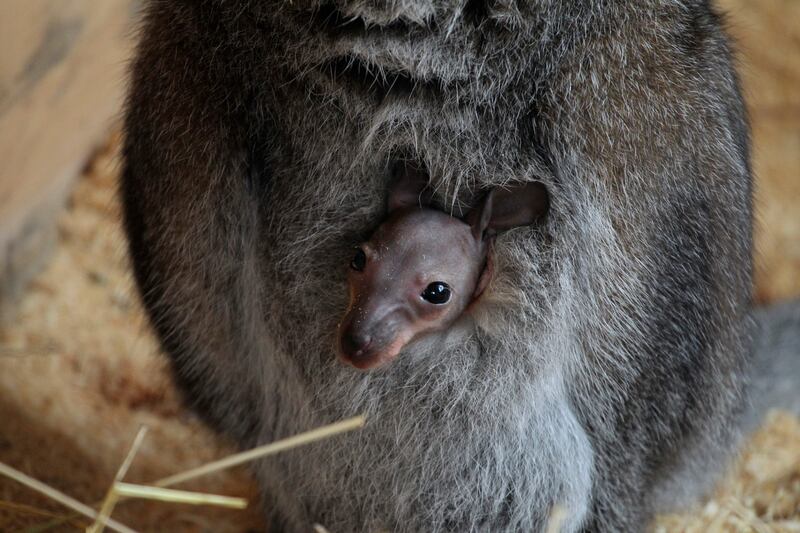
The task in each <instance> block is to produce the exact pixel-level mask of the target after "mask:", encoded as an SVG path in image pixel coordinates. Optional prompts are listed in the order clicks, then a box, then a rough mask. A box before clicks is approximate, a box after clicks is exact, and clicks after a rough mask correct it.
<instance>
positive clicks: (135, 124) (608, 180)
mask: <svg viewBox="0 0 800 533" xmlns="http://www.w3.org/2000/svg"><path fill="white" fill-rule="evenodd" d="M348 21H349V22H348ZM747 131H748V128H747V124H746V120H745V115H744V109H743V105H742V100H741V97H740V94H739V89H738V85H737V80H736V76H735V74H734V71H733V68H732V66H731V59H730V53H729V49H728V45H727V43H726V39H725V37H724V35H723V33H722V29H721V23H720V20H719V17H718V15H717V14H716V13H715V11H714V10H713V9H712V8H711V7H710V6H709V5H708V4H707V3H706V2H693V1H691V2H690V1H643V2H637V3H623V2H619V3H617V2H611V1H608V2H606V1H588V0H587V1H571V2H564V1H555V0H540V1H535V2H534V1H531V2H521V1H520V2H516V1H514V0H494V1H486V2H483V1H475V0H447V1H433V0H396V1H389V0H352V1H347V0H339V1H337V2H335V4H333V3H332V4H325V5H322V6H320V5H318V4H317V3H316V2H315V1H313V0H293V1H292V2H278V1H266V0H265V1H262V2H259V1H246V0H226V1H223V0H206V1H198V0H173V1H169V2H167V1H159V0H151V1H150V2H148V3H147V4H146V8H145V20H144V23H143V28H142V40H141V43H140V46H139V49H138V53H137V59H136V61H135V63H134V66H133V73H132V84H131V92H130V97H129V100H128V105H127V118H126V132H127V138H126V145H125V161H126V162H125V171H124V179H123V183H122V193H123V196H124V200H125V207H126V225H127V231H128V235H129V238H130V244H131V252H132V256H133V259H134V266H135V270H136V276H137V280H138V283H139V285H140V287H141V290H142V295H143V299H144V302H145V304H146V306H147V308H148V310H149V312H150V315H151V318H152V321H153V324H154V325H155V327H156V329H157V331H158V333H159V334H160V336H161V338H162V340H163V343H164V346H165V348H166V350H167V351H168V353H169V354H170V355H171V357H172V360H173V363H174V369H175V374H176V377H177V378H178V380H179V383H180V384H181V385H182V387H183V388H184V390H185V392H186V396H187V399H188V400H189V402H190V403H191V404H192V405H193V406H194V408H195V409H196V410H197V411H198V412H199V413H201V414H202V415H203V416H204V417H205V418H206V420H208V422H209V423H210V424H211V425H212V426H213V427H215V428H216V429H217V430H219V431H221V432H224V433H226V434H228V435H231V436H232V437H233V438H235V439H236V440H237V441H238V442H239V443H240V444H241V445H242V446H249V445H252V444H255V443H257V442H264V441H270V440H273V439H276V438H280V437H282V436H286V435H290V434H293V433H296V432H298V431H301V430H305V429H309V428H312V427H315V426H318V425H321V424H323V423H327V422H331V421H334V420H337V419H339V418H342V417H345V416H349V415H353V414H356V413H364V414H366V415H367V417H368V419H369V423H368V426H367V427H366V428H365V429H364V430H363V431H361V432H359V433H356V434H352V435H348V436H343V437H337V438H335V439H331V440H330V441H327V442H325V443H320V444H317V445H314V446H311V447H308V448H304V449H302V450H297V451H293V452H289V453H286V454H283V455H281V456H280V457H277V458H273V459H269V460H265V461H263V462H261V463H260V464H259V465H258V466H257V468H256V471H257V475H258V477H259V479H260V482H261V486H262V487H263V490H264V493H265V498H266V499H267V502H266V504H265V508H266V510H267V511H268V512H269V513H270V514H271V518H272V521H273V523H274V524H276V525H277V527H280V528H283V529H286V530H292V531H307V530H308V527H309V524H310V523H311V522H313V521H316V522H320V523H323V524H325V526H326V527H328V528H329V529H330V530H331V531H337V532H345V531H374V530H376V529H391V530H394V531H478V530H480V531H499V530H506V531H535V530H541V529H542V528H543V527H544V525H545V523H546V521H547V518H548V516H549V514H550V511H551V508H552V506H553V505H554V504H561V505H563V506H565V507H566V509H567V510H568V513H569V518H568V521H567V523H566V524H565V527H564V531H578V530H587V531H637V530H641V529H642V528H643V527H644V524H645V523H646V521H647V520H648V519H649V518H650V516H651V515H652V513H653V512H654V511H655V510H656V508H657V507H658V506H661V505H666V504H668V503H669V504H672V503H675V502H677V501H683V500H685V499H687V498H688V497H690V496H695V495H694V494H686V493H685V492H686V491H682V492H684V493H682V494H678V495H676V494H675V490H674V487H675V486H680V487H682V488H684V487H688V486H692V487H695V488H697V490H700V489H702V487H703V483H697V484H694V483H689V482H688V481H687V480H686V478H685V477H684V476H683V475H682V474H683V473H686V472H690V473H692V474H693V475H694V476H696V477H697V478H698V479H705V480H709V479H713V474H714V470H715V469H716V468H717V465H719V464H720V463H721V461H724V460H725V457H726V456H727V453H728V452H729V450H730V449H731V447H732V446H733V443H734V442H735V440H736V436H737V434H738V432H737V429H736V428H737V427H738V422H736V421H737V420H738V418H739V417H740V416H741V413H742V411H743V406H744V389H745V382H746V379H747V378H746V375H747V367H748V354H749V346H750V331H751V327H750V323H751V321H750V318H749V309H750V301H749V294H750V284H751V185H750V170H749V154H748V136H747ZM398 158H409V159H412V160H413V161H415V162H416V164H418V165H421V166H423V167H424V168H425V169H426V170H427V171H428V172H429V173H430V175H431V180H432V185H433V187H434V190H435V195H434V196H435V197H434V200H435V202H436V203H437V205H439V206H440V207H441V208H443V209H446V210H455V211H459V210H461V209H462V208H463V207H464V206H470V205H473V204H474V202H475V199H476V198H478V197H479V195H480V194H481V191H482V190H485V189H487V188H489V187H493V186H497V185H502V184H505V183H509V182H521V181H522V182H524V181H540V182H542V183H543V184H544V185H545V186H546V187H547V189H548V192H549V195H550V211H549V214H548V216H547V218H546V220H545V221H543V222H542V223H541V224H537V225H534V226H531V227H527V228H518V229H515V230H512V231H510V232H508V233H506V234H504V235H502V236H500V237H499V238H498V239H497V242H496V246H495V250H494V254H495V255H494V258H495V276H494V279H493V281H492V283H491V285H490V286H489V288H488V289H487V291H488V292H487V293H486V295H485V301H484V302H483V304H482V305H481V306H480V307H479V309H478V310H477V312H476V313H475V315H474V316H473V317H472V318H468V319H465V320H463V321H462V322H460V323H459V324H458V325H457V326H456V327H454V328H452V329H451V330H450V331H449V332H448V333H447V334H442V335H434V336H430V337H428V338H426V339H424V340H423V341H420V342H418V343H415V344H414V345H412V346H410V347H409V348H408V349H407V350H406V351H405V352H404V353H403V354H401V356H400V357H398V359H397V360H396V361H395V362H394V363H393V364H392V365H390V366H389V367H387V368H385V369H381V370H378V371H373V372H369V373H359V372H358V371H356V370H354V369H352V368H349V367H345V366H343V365H341V364H340V363H339V362H337V361H336V357H335V350H334V340H335V334H336V321H337V320H338V319H339V317H340V316H341V313H342V312H343V310H344V309H345V307H346V303H347V294H346V288H345V275H346V270H345V269H346V266H345V265H347V263H348V261H349V259H350V255H351V253H352V246H353V245H355V244H357V243H358V242H359V241H361V240H362V239H363V238H364V237H366V236H367V235H368V234H369V232H370V230H371V229H372V228H374V227H375V226H376V225H377V224H378V223H379V222H380V220H381V219H382V218H383V216H384V212H383V206H384V198H385V195H386V188H387V184H388V182H389V179H390V170H389V169H390V167H391V166H392V163H393V162H394V161H395V160H396V159H398Z"/></svg>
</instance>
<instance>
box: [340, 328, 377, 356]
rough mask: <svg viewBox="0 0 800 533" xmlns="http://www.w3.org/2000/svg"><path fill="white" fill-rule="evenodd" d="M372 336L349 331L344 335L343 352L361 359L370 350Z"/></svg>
mask: <svg viewBox="0 0 800 533" xmlns="http://www.w3.org/2000/svg"><path fill="white" fill-rule="evenodd" d="M371 343H372V336H371V335H369V334H367V333H362V332H357V331H353V330H351V329H350V330H347V331H345V332H344V335H342V351H343V352H344V354H345V355H347V356H350V357H359V356H361V355H363V354H364V352H365V351H366V350H367V348H369V345H370V344H371Z"/></svg>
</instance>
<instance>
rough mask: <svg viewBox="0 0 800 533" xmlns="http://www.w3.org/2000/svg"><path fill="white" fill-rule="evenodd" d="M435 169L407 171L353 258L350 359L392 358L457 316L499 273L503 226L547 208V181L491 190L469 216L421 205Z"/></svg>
mask: <svg viewBox="0 0 800 533" xmlns="http://www.w3.org/2000/svg"><path fill="white" fill-rule="evenodd" d="M427 183H428V180H427V176H425V175H423V174H421V173H419V172H418V171H413V169H412V171H411V172H406V173H404V174H402V175H401V176H400V177H399V178H398V179H397V180H396V181H395V183H394V184H393V186H392V188H391V190H390V193H389V217H388V219H387V220H386V221H385V222H383V223H382V224H381V225H380V226H379V227H378V228H377V229H376V230H375V232H374V233H373V234H372V236H371V237H370V239H369V240H368V241H367V242H365V243H363V244H362V245H361V246H360V247H359V248H358V250H357V251H356V253H355V256H354V257H353V260H352V261H351V263H350V270H349V274H348V284H349V287H350V305H349V306H348V309H347V312H346V314H345V316H344V318H343V319H342V321H341V323H340V324H339V332H338V333H339V335H338V344H339V346H338V349H339V356H340V358H341V360H342V361H344V362H345V363H348V364H350V365H352V366H354V367H355V368H358V369H361V370H367V369H371V368H375V367H378V366H381V365H385V364H388V363H389V362H390V361H392V360H393V359H394V358H395V357H397V356H398V354H399V353H400V352H401V351H402V349H403V348H404V347H405V346H406V345H407V344H408V343H410V342H412V341H414V340H416V339H418V338H420V337H422V336H424V335H425V334H427V333H431V332H434V331H442V330H444V329H446V328H447V327H449V326H450V325H451V324H453V323H454V322H455V321H456V320H457V319H458V318H459V317H460V316H461V315H462V314H463V313H464V312H465V311H468V309H469V308H470V307H471V304H473V303H474V302H476V301H477V299H478V298H479V297H480V296H481V294H482V293H483V291H484V289H485V288H486V286H487V285H488V283H489V280H490V279H491V276H492V258H491V248H492V241H493V239H494V235H495V234H496V232H497V231H502V230H504V229H510V228H513V227H516V226H523V225H528V224H531V223H533V222H535V221H536V220H537V219H539V218H541V217H542V216H543V215H544V214H545V213H546V211H547V206H548V198H547V192H546V190H545V189H544V186H543V185H542V184H540V183H536V182H531V183H525V184H523V185H519V186H517V187H514V188H512V189H507V190H498V191H489V193H488V194H486V196H485V197H484V198H483V200H482V201H481V202H480V203H479V204H478V205H477V206H476V207H475V208H474V209H473V210H472V211H470V213H469V214H468V215H467V216H466V218H465V219H464V220H461V219H459V218H456V217H453V216H450V215H448V214H446V213H443V212H442V211H438V210H436V209H433V208H430V207H423V206H421V205H420V200H421V198H423V196H422V195H423V191H424V189H425V187H426V186H427Z"/></svg>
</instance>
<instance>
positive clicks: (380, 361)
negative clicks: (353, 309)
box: [338, 313, 407, 370]
mask: <svg viewBox="0 0 800 533" xmlns="http://www.w3.org/2000/svg"><path fill="white" fill-rule="evenodd" d="M399 330H400V328H398V327H396V325H395V324H394V323H393V322H392V321H391V319H384V320H382V321H380V322H374V323H368V322H366V321H365V320H364V319H363V318H361V317H358V316H353V315H352V314H351V313H348V314H347V315H346V316H345V318H344V320H343V321H342V323H341V324H340V325H339V331H338V352H339V359H341V360H342V361H343V362H345V363H347V364H349V365H351V366H353V367H355V368H358V369H359V370H368V369H370V368H375V367H378V366H381V365H384V364H386V363H388V362H389V361H391V360H392V359H394V358H395V357H396V356H397V354H398V353H400V350H402V348H403V346H405V345H406V343H407V340H406V339H405V338H404V337H405V336H404V335H401V334H398V333H399Z"/></svg>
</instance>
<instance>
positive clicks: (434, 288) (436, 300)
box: [421, 281, 450, 305]
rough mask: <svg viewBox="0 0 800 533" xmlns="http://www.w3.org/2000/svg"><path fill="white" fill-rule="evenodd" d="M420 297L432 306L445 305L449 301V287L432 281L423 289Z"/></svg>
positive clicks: (440, 282) (441, 282) (443, 283)
mask: <svg viewBox="0 0 800 533" xmlns="http://www.w3.org/2000/svg"><path fill="white" fill-rule="evenodd" d="M421 296H422V298H423V299H424V300H426V301H428V302H430V303H432V304H436V305H441V304H446V303H447V302H448V301H449V300H450V286H449V285H448V284H447V283H445V282H443V281H434V282H433V283H431V284H430V285H428V286H427V287H425V290H424V291H422V295H421Z"/></svg>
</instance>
